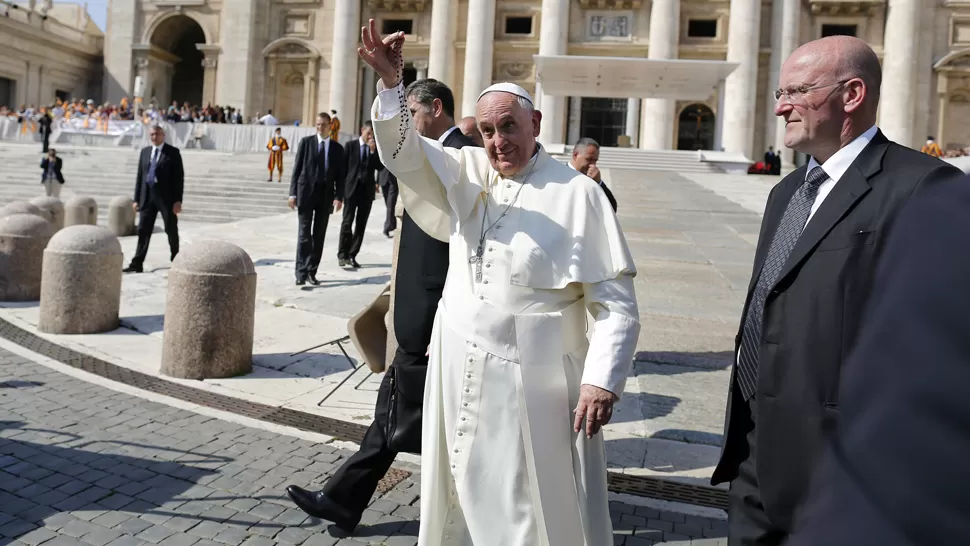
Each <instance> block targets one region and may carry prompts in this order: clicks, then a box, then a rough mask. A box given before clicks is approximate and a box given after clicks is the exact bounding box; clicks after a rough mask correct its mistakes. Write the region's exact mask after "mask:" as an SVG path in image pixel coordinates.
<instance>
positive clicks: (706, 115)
mask: <svg viewBox="0 0 970 546" xmlns="http://www.w3.org/2000/svg"><path fill="white" fill-rule="evenodd" d="M677 149H678V150H713V149H714V112H713V111H712V110H711V109H710V108H709V107H708V106H707V105H706V104H700V103H698V104H691V105H689V106H687V107H686V108H684V109H683V110H681V112H680V118H679V122H678V130H677Z"/></svg>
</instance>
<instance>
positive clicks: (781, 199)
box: [711, 132, 961, 529]
mask: <svg viewBox="0 0 970 546" xmlns="http://www.w3.org/2000/svg"><path fill="white" fill-rule="evenodd" d="M805 171H806V167H801V168H799V169H796V170H795V171H794V172H792V173H791V174H790V175H788V176H786V177H785V178H784V179H783V180H782V181H781V182H780V183H779V184H778V185H776V186H775V187H774V188H773V189H772V191H771V193H770V194H769V196H768V204H767V206H766V209H765V215H764V220H763V221H762V224H761V235H760V237H759V240H758V247H757V250H756V253H755V258H754V270H753V271H754V274H753V275H752V278H751V282H750V284H749V286H748V297H747V301H746V302H745V305H744V309H743V311H742V314H741V317H742V318H741V325H740V326H739V328H738V334H737V337H736V339H735V342H736V343H735V354H737V348H738V343H740V340H741V331H742V329H743V325H744V318H743V317H744V315H745V313H746V312H747V306H748V304H749V302H750V301H751V293H752V291H753V289H754V286H755V282H756V280H757V273H758V272H760V271H761V266H762V264H763V263H764V261H765V255H766V254H767V252H768V246H769V245H770V243H771V239H772V237H773V236H774V232H775V230H776V229H777V227H778V224H779V222H780V221H781V217H782V215H783V213H784V211H785V207H787V206H788V202H789V201H790V200H791V197H792V194H794V193H795V190H796V189H797V188H798V187H799V186H800V185H801V184H802V183H803V181H804V179H805ZM959 174H961V173H960V172H959V170H958V169H956V168H955V167H953V166H952V165H950V164H948V163H945V162H943V161H941V160H939V159H936V158H933V157H930V156H928V155H926V154H921V153H919V152H917V151H915V150H912V149H910V148H906V147H903V146H900V145H898V144H895V143H893V142H890V141H889V140H887V139H886V137H885V136H883V134H882V132H877V134H876V135H875V137H874V138H873V140H872V141H871V142H870V143H869V145H868V146H866V148H865V149H864V150H863V151H862V153H861V154H860V155H859V156H858V157H857V158H856V160H855V161H854V162H853V163H852V165H850V167H849V169H848V170H847V171H846V172H845V174H844V175H843V176H842V177H841V179H840V180H839V181H838V183H836V184H835V186H834V188H833V189H832V192H831V193H830V194H829V195H828V196H827V197H826V199H825V201H824V202H823V203H822V205H821V206H820V207H819V209H818V210H817V211H816V213H815V214H814V216H812V218H811V221H809V223H808V225H807V226H806V228H805V230H804V231H803V232H802V234H801V237H800V238H799V240H798V243H797V244H796V245H795V248H794V249H793V250H792V253H791V255H790V257H789V259H788V262H787V263H786V265H785V267H784V269H783V270H782V272H781V273H780V274H779V277H778V281H777V282H776V284H775V286H774V288H773V289H772V290H771V292H770V293H769V295H768V296H767V298H766V301H765V309H764V319H763V334H762V340H761V349H760V356H759V363H758V383H757V390H756V393H757V394H756V395H755V396H756V397H757V401H758V403H757V415H756V416H755V422H756V423H757V430H758V433H757V445H756V452H757V456H756V460H757V472H758V479H759V484H758V485H759V488H760V493H761V498H762V502H763V503H764V507H765V512H766V513H767V515H768V517H769V518H770V519H771V521H772V523H773V524H774V525H777V526H780V527H782V528H784V529H790V526H791V520H792V515H793V511H794V509H795V507H796V506H797V504H798V503H799V502H800V501H801V500H802V498H803V496H804V495H805V494H806V492H807V489H808V483H809V478H810V475H811V472H812V470H813V469H814V467H815V465H816V464H817V461H818V458H819V456H820V454H821V452H822V447H823V441H824V437H825V435H826V434H827V433H828V432H830V431H831V430H832V428H833V427H834V426H835V425H836V423H838V419H839V392H840V384H839V374H840V372H841V370H842V363H843V361H844V360H845V358H846V357H847V356H848V354H849V352H850V351H851V350H852V348H853V347H854V346H855V342H856V338H857V336H858V332H859V327H860V325H861V323H862V313H863V309H864V308H865V305H866V303H867V301H868V300H869V296H870V294H871V287H872V279H873V275H874V272H875V269H876V265H877V264H878V263H879V259H880V257H881V256H882V253H883V249H884V247H885V240H886V234H887V232H888V230H889V228H890V227H891V226H892V223H893V220H894V219H895V218H896V213H897V211H898V210H899V209H900V208H901V207H902V206H903V205H904V204H905V203H906V202H907V201H908V200H909V199H910V197H911V196H912V195H913V193H914V192H918V191H920V190H922V189H924V188H926V187H929V186H932V185H934V184H937V183H940V182H941V181H944V180H946V179H947V178H949V177H952V176H954V175H959ZM731 385H732V387H731V393H732V394H731V395H730V396H729V397H728V408H727V415H726V420H727V422H726V424H725V435H724V447H723V450H722V452H721V460H720V462H719V463H718V466H717V468H716V469H715V470H714V475H713V478H712V480H711V481H712V483H714V484H717V483H721V482H725V481H728V480H732V479H734V478H735V477H737V475H738V466H739V464H740V463H741V461H742V460H743V459H744V458H745V454H746V451H747V448H746V445H747V443H746V440H745V434H746V426H747V419H746V418H744V417H743V413H742V412H740V411H738V412H737V414H736V413H735V412H733V411H732V407H733V406H732V399H733V393H734V391H735V388H734V386H733V385H734V372H733V373H732V377H731Z"/></svg>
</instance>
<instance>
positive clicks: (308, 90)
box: [301, 57, 320, 126]
mask: <svg viewBox="0 0 970 546" xmlns="http://www.w3.org/2000/svg"><path fill="white" fill-rule="evenodd" d="M319 85H320V58H319V57H314V58H312V59H310V60H309V61H307V73H306V76H304V78H303V113H302V114H303V120H302V121H301V123H302V124H303V125H306V126H312V124H313V123H315V122H316V119H317V114H318V113H319V112H318V111H317V88H318V87H319Z"/></svg>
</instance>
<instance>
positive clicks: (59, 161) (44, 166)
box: [40, 156, 64, 184]
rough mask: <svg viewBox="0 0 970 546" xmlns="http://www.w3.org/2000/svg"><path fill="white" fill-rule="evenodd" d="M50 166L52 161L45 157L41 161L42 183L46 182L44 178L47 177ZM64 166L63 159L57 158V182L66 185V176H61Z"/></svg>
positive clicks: (55, 165) (55, 159) (55, 164)
mask: <svg viewBox="0 0 970 546" xmlns="http://www.w3.org/2000/svg"><path fill="white" fill-rule="evenodd" d="M49 165H50V160H49V159H47V156H44V159H41V160H40V171H41V174H40V181H41V183H43V182H44V176H46V175H47V167H48V166H49ZM63 165H64V161H63V160H62V159H61V158H59V157H55V158H54V177H55V178H57V181H58V182H60V183H61V184H63V183H64V175H63V174H61V167H62V166H63Z"/></svg>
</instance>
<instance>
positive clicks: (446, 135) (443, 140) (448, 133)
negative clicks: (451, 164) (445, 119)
mask: <svg viewBox="0 0 970 546" xmlns="http://www.w3.org/2000/svg"><path fill="white" fill-rule="evenodd" d="M456 129H458V126H457V125H452V126H451V129H448V130H447V131H445V132H444V133H441V136H440V137H438V142H440V143H442V144H444V143H445V139H446V138H448V135H450V134H451V133H452V132H453V131H454V130H456Z"/></svg>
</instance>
